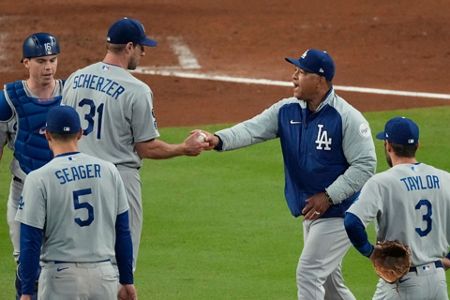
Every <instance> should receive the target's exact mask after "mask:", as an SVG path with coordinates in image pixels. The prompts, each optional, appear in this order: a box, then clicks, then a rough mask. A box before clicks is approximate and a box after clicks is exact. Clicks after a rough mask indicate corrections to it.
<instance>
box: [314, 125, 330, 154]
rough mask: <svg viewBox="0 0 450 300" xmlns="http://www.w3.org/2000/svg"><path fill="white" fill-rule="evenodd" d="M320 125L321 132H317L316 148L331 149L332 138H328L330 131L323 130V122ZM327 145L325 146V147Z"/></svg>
mask: <svg viewBox="0 0 450 300" xmlns="http://www.w3.org/2000/svg"><path fill="white" fill-rule="evenodd" d="M317 127H319V132H318V133H317V139H316V144H317V146H316V149H318V150H331V147H330V146H331V138H328V133H327V131H326V130H323V129H322V128H323V125H322V124H317ZM324 146H325V147H324Z"/></svg>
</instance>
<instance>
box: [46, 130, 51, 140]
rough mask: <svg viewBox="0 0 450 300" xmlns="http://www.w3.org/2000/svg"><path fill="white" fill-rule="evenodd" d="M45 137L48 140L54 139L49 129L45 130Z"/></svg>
mask: <svg viewBox="0 0 450 300" xmlns="http://www.w3.org/2000/svg"><path fill="white" fill-rule="evenodd" d="M45 138H46V139H47V141H49V142H50V141H51V140H52V136H51V134H50V133H49V132H48V131H47V130H45Z"/></svg>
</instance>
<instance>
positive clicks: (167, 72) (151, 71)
mask: <svg viewBox="0 0 450 300" xmlns="http://www.w3.org/2000/svg"><path fill="white" fill-rule="evenodd" d="M180 69H181V70H176V68H171V69H162V68H158V69H156V68H154V67H138V68H136V70H134V71H133V72H135V73H139V74H148V75H159V76H169V77H180V78H188V79H201V80H212V81H224V82H233V83H245V84H260V85H272V86H291V87H292V82H290V81H278V80H270V79H255V78H245V77H232V76H226V75H215V74H206V73H194V72H187V71H183V68H182V67H181V68H180ZM334 89H335V90H340V91H345V92H353V93H365V94H378V95H394V96H404V97H416V98H433V99H443V100H450V94H439V93H427V92H413V91H398V90H387V89H377V88H367V87H356V86H343V85H334Z"/></svg>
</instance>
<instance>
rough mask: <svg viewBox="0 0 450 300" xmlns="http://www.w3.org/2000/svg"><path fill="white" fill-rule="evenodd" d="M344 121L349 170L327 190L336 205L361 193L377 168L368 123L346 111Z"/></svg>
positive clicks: (355, 112) (344, 142)
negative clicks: (356, 193)
mask: <svg viewBox="0 0 450 300" xmlns="http://www.w3.org/2000/svg"><path fill="white" fill-rule="evenodd" d="M342 118H343V121H342V122H343V124H342V125H343V129H342V130H343V141H342V149H343V151H344V155H345V157H346V159H347V161H348V163H349V164H350V166H349V168H348V169H347V170H346V171H345V173H344V174H342V175H340V176H339V177H338V178H337V179H336V180H335V181H334V182H333V183H332V184H331V185H330V186H329V187H328V188H327V189H326V190H327V192H328V194H329V195H330V197H331V199H333V202H334V203H336V204H337V203H340V202H342V201H343V200H345V199H346V198H348V197H350V196H351V195H353V194H354V193H355V192H358V191H359V190H361V188H362V187H363V185H364V183H365V182H366V181H367V180H368V179H369V178H370V177H371V176H372V175H373V174H374V173H375V169H376V165H377V159H376V154H375V146H374V143H373V139H372V135H371V132H370V127H369V124H368V122H367V121H366V119H365V118H364V117H363V116H362V114H361V113H360V112H358V111H357V110H356V109H351V110H347V112H346V113H345V114H344V115H343V116H342Z"/></svg>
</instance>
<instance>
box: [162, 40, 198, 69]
mask: <svg viewBox="0 0 450 300" xmlns="http://www.w3.org/2000/svg"><path fill="white" fill-rule="evenodd" d="M167 40H168V41H169V44H170V47H171V48H172V50H173V52H174V53H175V55H176V56H177V57H178V62H179V63H180V66H181V68H182V69H200V68H201V67H200V64H199V63H198V61H197V58H196V57H195V55H194V53H192V51H191V49H189V47H188V45H186V43H185V42H184V41H183V38H182V37H179V36H169V37H167Z"/></svg>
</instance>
